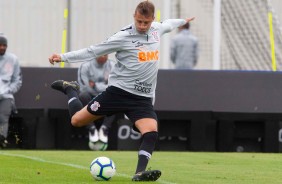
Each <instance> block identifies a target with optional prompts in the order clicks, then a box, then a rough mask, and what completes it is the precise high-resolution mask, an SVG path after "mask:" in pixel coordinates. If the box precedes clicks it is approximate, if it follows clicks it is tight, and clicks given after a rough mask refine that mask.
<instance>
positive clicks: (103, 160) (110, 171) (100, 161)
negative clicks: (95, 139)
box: [90, 157, 116, 181]
mask: <svg viewBox="0 0 282 184" xmlns="http://www.w3.org/2000/svg"><path fill="white" fill-rule="evenodd" d="M90 173H91V175H92V177H93V178H94V179H95V180H104V181H108V180H110V179H111V178H112V177H113V176H114V175H115V174H116V166H115V163H114V162H113V161H112V160H111V159H110V158H108V157H98V158H95V159H94V160H93V161H92V162H91V165H90Z"/></svg>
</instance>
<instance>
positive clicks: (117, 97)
mask: <svg viewBox="0 0 282 184" xmlns="http://www.w3.org/2000/svg"><path fill="white" fill-rule="evenodd" d="M87 110H88V112H90V113H91V114H94V115H103V116H110V115H113V114H117V113H124V114H125V115H126V116H127V117H128V118H129V119H130V121H131V122H133V123H135V122H136V121H137V120H139V119H142V118H152V119H155V120H156V121H157V115H156V113H155V111H154V109H153V105H152V98H148V97H143V96H138V95H134V94H132V93H129V92H127V91H124V90H122V89H120V88H117V87H114V86H110V87H108V88H107V89H106V91H104V92H102V93H100V94H99V95H97V96H96V97H94V98H93V99H92V100H91V101H90V102H89V103H88V105H87Z"/></svg>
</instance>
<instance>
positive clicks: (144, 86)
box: [134, 79, 152, 93]
mask: <svg viewBox="0 0 282 184" xmlns="http://www.w3.org/2000/svg"><path fill="white" fill-rule="evenodd" d="M151 89H152V84H150V83H147V82H141V81H139V80H138V79H137V80H135V84H134V90H136V91H139V92H143V93H150V92H151Z"/></svg>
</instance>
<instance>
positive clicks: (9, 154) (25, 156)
mask: <svg viewBox="0 0 282 184" xmlns="http://www.w3.org/2000/svg"><path fill="white" fill-rule="evenodd" d="M0 155H5V156H10V157H20V158H26V159H30V160H34V161H37V162H44V163H49V164H56V165H63V166H69V167H73V168H77V169H85V170H89V167H85V166H82V165H77V164H71V163H64V162H55V161H49V160H44V159H42V158H38V157H32V156H27V155H21V154H14V153H7V152H3V151H0ZM117 175H118V176H120V177H124V178H130V179H131V176H129V175H127V174H123V173H117ZM157 182H158V183H162V184H176V183H171V182H169V181H164V180H161V179H159V180H158V181H157Z"/></svg>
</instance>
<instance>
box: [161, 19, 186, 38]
mask: <svg viewBox="0 0 282 184" xmlns="http://www.w3.org/2000/svg"><path fill="white" fill-rule="evenodd" d="M184 24H186V20H184V19H167V20H165V21H164V22H162V23H161V28H160V34H161V35H163V34H165V33H168V32H171V31H172V30H173V29H175V28H178V27H179V26H183V25H184Z"/></svg>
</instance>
